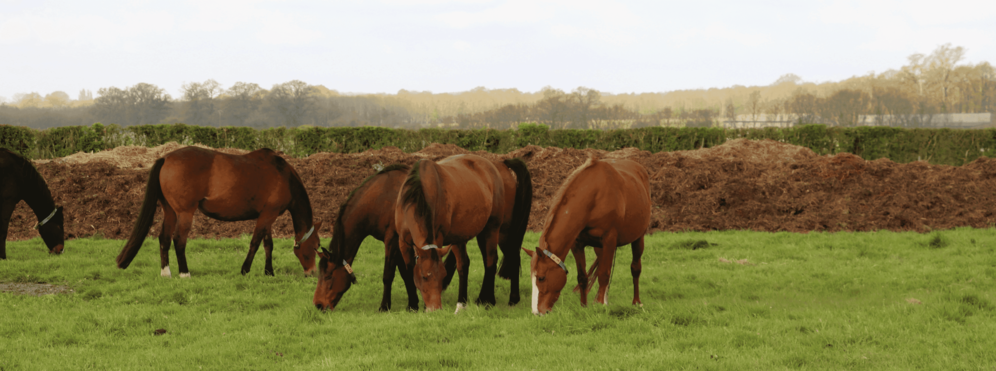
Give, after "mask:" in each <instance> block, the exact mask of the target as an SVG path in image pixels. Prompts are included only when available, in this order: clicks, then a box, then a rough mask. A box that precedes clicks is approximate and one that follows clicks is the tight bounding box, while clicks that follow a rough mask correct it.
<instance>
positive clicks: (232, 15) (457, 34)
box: [0, 0, 996, 102]
mask: <svg viewBox="0 0 996 371" xmlns="http://www.w3.org/2000/svg"><path fill="white" fill-rule="evenodd" d="M0 5H3V8H4V9H5V10H3V11H0V47H2V48H3V49H4V50H5V53H4V54H5V55H9V56H12V57H9V58H3V59H0V70H3V71H5V73H4V74H3V75H0V76H2V77H0V98H2V99H3V100H4V101H6V102H10V101H12V100H13V98H14V97H15V96H16V95H18V94H27V93H33V92H35V93H39V94H41V95H42V96H44V95H46V94H50V93H52V92H55V91H63V92H66V93H67V94H69V95H70V97H71V98H73V99H75V98H76V93H77V92H79V91H80V90H83V89H86V90H90V91H92V92H94V95H95V96H96V95H97V94H96V92H97V90H98V89H100V88H106V87H112V86H113V87H118V88H126V87H129V86H133V85H135V84H138V83H142V82H144V83H150V84H154V85H156V86H158V87H160V88H162V89H164V90H165V91H166V92H167V93H168V94H170V95H171V96H173V97H177V96H179V95H180V94H179V91H180V88H181V85H182V84H184V83H190V82H201V81H205V80H208V79H214V80H215V81H217V82H219V83H220V84H221V86H222V87H225V88H227V87H230V86H232V84H234V83H235V82H249V83H257V84H259V85H260V86H261V87H262V88H264V89H270V88H271V87H272V86H273V85H275V84H280V83H284V82H287V81H291V80H301V81H304V82H306V83H308V84H311V85H322V86H325V87H326V88H328V89H331V90H336V91H338V92H340V94H344V95H365V94H385V95H391V94H397V92H398V91H400V90H407V91H411V92H432V93H433V94H447V93H448V94H458V93H462V92H467V91H470V90H472V89H474V88H476V87H485V88H487V89H489V90H497V89H513V88H514V89H517V90H519V91H520V92H523V93H534V92H538V91H540V90H541V89H542V88H543V87H545V86H550V87H553V88H555V89H561V90H564V91H571V90H573V89H575V88H577V87H588V88H591V89H596V90H598V91H600V92H603V93H606V94H613V95H618V94H641V93H667V92H674V91H688V90H699V89H702V90H708V89H713V88H715V89H725V88H730V87H734V86H746V87H751V86H770V84H772V83H773V82H774V81H776V80H777V79H778V78H779V77H781V76H783V75H786V74H790V73H792V74H795V75H797V76H799V77H801V78H802V79H803V81H806V82H812V83H817V84H819V83H825V82H837V81H843V80H846V79H848V78H851V77H855V76H864V75H867V74H868V73H870V72H873V73H876V74H880V73H882V72H885V71H888V70H890V69H898V68H900V67H902V66H903V65H905V64H906V63H907V57H908V56H910V55H912V54H915V53H920V54H925V55H926V54H930V53H931V52H932V51H933V50H934V49H935V48H937V47H938V46H939V45H943V44H947V43H950V44H951V45H952V46H961V47H964V48H965V50H966V53H965V58H964V60H963V61H962V63H961V64H976V63H980V62H985V61H993V60H996V47H994V46H996V45H994V43H996V41H992V40H990V39H989V38H988V37H987V36H988V35H992V34H994V33H996V5H990V4H980V3H977V2H973V1H950V2H946V3H945V4H943V6H938V5H937V4H935V3H932V2H926V1H921V2H915V3H910V2H899V1H877V2H850V1H824V2H819V3H814V4H797V3H781V2H765V3H763V4H741V3H738V2H722V1H721V2H713V3H709V4H702V3H696V4H678V5H673V4H656V3H654V4H645V3H642V2H639V1H612V2H594V1H590V2H580V3H579V2H567V1H559V0H558V1H541V2H535V1H519V0H508V1H488V0H457V1H447V0H419V1H398V0H385V1H380V2H376V3H364V4H355V3H350V2H335V3H331V4H329V3H311V2H271V1H253V2H249V3H246V2H234V1H199V2H183V3H176V4H156V3H147V2H135V3H129V4H126V5H125V6H121V5H120V4H118V3H116V2H97V3H87V4H82V3H70V2H65V3H64V2H59V1H44V2H29V1H24V0H0Z"/></svg>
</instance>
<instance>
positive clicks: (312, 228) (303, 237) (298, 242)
mask: <svg viewBox="0 0 996 371" xmlns="http://www.w3.org/2000/svg"><path fill="white" fill-rule="evenodd" d="M313 232H315V226H311V229H309V230H308V233H305V234H304V236H301V240H299V241H297V242H295V243H294V248H295V249H297V248H300V247H301V242H304V240H307V239H308V237H311V234H312V233H313Z"/></svg>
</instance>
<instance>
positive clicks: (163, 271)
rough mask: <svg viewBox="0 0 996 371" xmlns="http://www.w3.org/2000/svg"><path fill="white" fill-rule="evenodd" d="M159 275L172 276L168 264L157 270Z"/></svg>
mask: <svg viewBox="0 0 996 371" xmlns="http://www.w3.org/2000/svg"><path fill="white" fill-rule="evenodd" d="M159 275H160V276H163V277H172V276H173V275H172V274H170V273H169V266H168V265H167V266H165V267H163V270H162V271H161V272H159Z"/></svg>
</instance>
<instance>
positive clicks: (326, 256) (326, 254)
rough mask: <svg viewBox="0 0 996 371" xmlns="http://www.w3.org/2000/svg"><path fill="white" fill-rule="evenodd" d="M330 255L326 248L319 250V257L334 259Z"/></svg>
mask: <svg viewBox="0 0 996 371" xmlns="http://www.w3.org/2000/svg"><path fill="white" fill-rule="evenodd" d="M329 255H330V254H329V252H328V250H325V249H322V250H321V251H319V252H318V257H319V258H322V259H332V257H331V256H329Z"/></svg>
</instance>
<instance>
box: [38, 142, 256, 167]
mask: <svg viewBox="0 0 996 371" xmlns="http://www.w3.org/2000/svg"><path fill="white" fill-rule="evenodd" d="M186 146H187V145H184V144H179V143H177V142H169V143H166V144H163V145H160V146H156V147H152V148H149V147H142V146H122V147H117V148H114V149H111V150H107V151H101V152H97V153H86V152H77V153H74V154H71V155H69V156H66V157H63V158H59V159H55V160H38V161H35V163H36V164H42V163H48V162H52V161H56V162H59V163H68V164H86V163H90V162H98V161H99V162H105V163H108V164H111V165H114V166H117V167H120V168H125V169H127V168H148V167H150V166H152V163H153V162H155V161H156V159H158V158H160V157H163V156H165V155H166V154H167V153H170V152H173V151H175V150H177V149H180V148H183V147H186ZM194 146H197V147H202V148H210V147H208V146H205V145H203V144H194ZM219 151H222V152H225V153H231V154H243V153H248V152H249V151H246V150H244V149H237V148H223V149H219Z"/></svg>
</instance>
